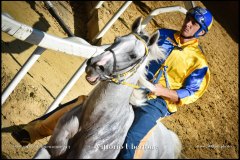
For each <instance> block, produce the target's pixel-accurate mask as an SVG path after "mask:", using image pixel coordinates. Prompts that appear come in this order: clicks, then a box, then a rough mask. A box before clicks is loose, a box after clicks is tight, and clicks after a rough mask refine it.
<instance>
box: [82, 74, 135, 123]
mask: <svg viewBox="0 0 240 160" xmlns="http://www.w3.org/2000/svg"><path fill="white" fill-rule="evenodd" d="M138 79H139V74H138V73H135V74H134V75H132V76H131V77H129V78H128V79H127V80H126V82H127V83H132V84H136V83H137V81H138ZM132 91H133V88H131V87H129V86H125V85H122V84H115V83H113V82H108V81H103V82H100V83H99V84H98V85H97V86H96V87H95V88H94V90H93V91H92V92H91V93H90V95H89V97H88V99H87V100H86V101H85V103H84V108H85V109H84V113H83V117H82V123H87V122H90V121H94V122H95V120H97V119H98V118H99V117H101V119H104V118H103V117H108V116H112V115H115V114H118V113H119V114H123V113H126V114H129V110H131V107H130V104H129V98H130V95H131V93H132ZM90 123H91V122H90Z"/></svg>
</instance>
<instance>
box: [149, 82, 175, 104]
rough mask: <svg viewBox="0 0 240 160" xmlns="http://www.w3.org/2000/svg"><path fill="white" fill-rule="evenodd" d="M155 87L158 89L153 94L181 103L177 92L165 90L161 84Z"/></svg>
mask: <svg viewBox="0 0 240 160" xmlns="http://www.w3.org/2000/svg"><path fill="white" fill-rule="evenodd" d="M155 87H156V88H155V90H154V91H152V92H153V93H154V94H155V95H156V96H160V97H165V98H168V99H169V100H170V101H172V102H174V103H178V102H179V97H178V94H177V92H176V91H175V90H171V89H168V88H165V87H163V86H162V85H161V84H156V85H155Z"/></svg>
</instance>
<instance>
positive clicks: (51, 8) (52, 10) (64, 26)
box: [44, 1, 74, 37]
mask: <svg viewBox="0 0 240 160" xmlns="http://www.w3.org/2000/svg"><path fill="white" fill-rule="evenodd" d="M44 3H45V4H46V6H47V8H48V10H49V12H50V13H51V14H52V15H53V17H54V18H56V20H57V21H58V23H59V24H60V26H61V27H62V28H63V30H64V31H65V32H66V33H67V34H68V36H69V37H73V36H74V34H73V33H72V32H71V30H70V29H69V28H68V27H67V25H66V24H65V23H64V22H63V20H62V19H61V18H60V17H59V15H58V14H57V12H56V10H55V9H54V7H53V4H52V3H51V2H50V1H44Z"/></svg>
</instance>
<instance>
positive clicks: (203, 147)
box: [1, 1, 239, 159]
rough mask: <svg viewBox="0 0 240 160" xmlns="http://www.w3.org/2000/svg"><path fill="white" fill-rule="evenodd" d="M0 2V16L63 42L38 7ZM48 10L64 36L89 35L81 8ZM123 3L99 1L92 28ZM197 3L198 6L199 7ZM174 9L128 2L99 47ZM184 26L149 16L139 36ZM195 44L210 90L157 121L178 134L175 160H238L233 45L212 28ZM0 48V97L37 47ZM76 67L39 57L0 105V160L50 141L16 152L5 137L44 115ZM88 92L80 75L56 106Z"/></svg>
mask: <svg viewBox="0 0 240 160" xmlns="http://www.w3.org/2000/svg"><path fill="white" fill-rule="evenodd" d="M1 3H2V12H7V13H9V14H10V15H11V16H12V17H14V19H16V20H17V21H20V22H22V23H24V24H27V25H29V26H33V28H36V29H39V30H42V31H45V32H47V33H49V34H53V35H55V36H59V37H67V35H66V33H64V31H63V29H62V28H61V27H60V25H59V24H58V23H57V21H56V20H55V19H54V18H53V17H52V16H51V15H50V13H49V12H48V10H47V8H46V7H45V6H44V4H43V2H42V1H35V2H34V1H32V2H20V1H17V2H7V1H5V2H1ZM53 3H54V4H55V5H56V6H57V8H58V11H59V14H60V16H61V17H63V20H64V22H65V23H66V24H67V25H68V26H69V28H70V29H71V31H72V32H73V33H75V35H76V36H79V37H83V38H85V39H87V40H88V39H89V37H88V35H89V34H90V32H91V29H90V28H88V27H87V16H86V12H85V10H84V9H86V8H85V7H84V6H85V5H86V2H85V3H84V2H83V3H80V4H79V3H78V4H76V3H74V2H71V3H68V2H65V1H61V2H53ZM122 4H123V2H104V4H103V7H102V8H100V9H99V10H98V15H97V16H98V19H99V21H98V25H99V29H101V28H102V27H103V26H104V24H106V23H107V21H108V20H109V19H110V18H111V17H112V15H113V14H114V13H115V12H116V11H117V10H118V8H119V7H120V6H121V5H122ZM197 4H198V5H200V6H203V4H202V3H200V2H197ZM173 5H180V6H183V7H184V3H183V2H181V1H161V2H151V1H146V2H145V1H141V2H133V3H132V4H131V5H130V6H129V8H128V9H127V10H126V11H125V12H124V13H123V14H122V15H121V17H120V18H119V19H118V20H117V21H116V22H115V23H114V24H113V26H112V27H111V29H110V30H109V31H108V32H107V33H106V34H105V35H104V37H103V38H102V41H101V44H105V43H111V42H113V39H114V37H115V36H122V35H124V34H127V33H129V32H130V28H131V24H132V22H133V21H134V20H135V19H136V18H137V17H139V16H142V17H146V16H147V14H148V13H149V12H150V11H151V10H153V9H155V8H159V7H166V6H173ZM71 6H72V7H71ZM61 9H62V10H61ZM78 9H79V10H78ZM76 11H78V12H76ZM77 13H78V14H77ZM183 19H184V15H183V14H182V13H179V12H171V13H163V14H161V15H158V16H156V17H154V19H153V20H152V21H151V22H150V23H149V24H148V25H147V27H146V30H147V31H149V32H150V33H152V32H154V31H155V30H156V29H157V28H162V27H165V28H171V29H176V30H179V29H180V28H181V24H182V21H183ZM80 20H81V21H80ZM92 27H93V26H92ZM200 44H201V46H202V48H203V50H204V52H205V56H206V58H207V60H208V62H209V68H210V71H211V82H210V85H209V88H208V90H207V92H206V93H205V94H204V95H203V96H202V97H201V98H200V99H199V100H198V101H197V102H196V103H194V104H190V105H185V106H183V107H180V108H179V110H178V112H177V113H176V114H174V115H172V116H171V117H168V118H165V119H164V121H163V122H164V124H165V125H166V126H167V127H168V128H169V129H172V130H173V131H175V132H176V133H177V134H178V135H179V137H180V139H181V141H182V144H183V152H182V153H183V154H182V158H204V159H205V158H206V159H207V158H221V159H225V158H226V159H229V158H238V150H239V146H238V127H237V126H238V106H239V105H238V65H239V64H238V43H236V42H235V41H234V40H233V39H232V38H231V36H229V35H228V33H227V31H226V30H225V29H224V28H223V27H222V26H221V24H220V23H218V21H215V22H214V23H213V26H212V29H211V30H210V32H209V33H208V34H207V35H206V36H205V37H202V38H200ZM1 47H2V48H1V49H2V54H1V55H2V56H1V58H2V65H1V82H2V91H3V90H4V88H5V87H6V86H7V85H8V84H9V82H10V80H11V79H12V78H13V77H14V75H15V74H16V73H17V72H18V70H19V69H20V68H21V66H22V65H23V64H24V63H25V61H26V60H27V59H28V57H29V56H30V55H31V54H32V52H33V51H34V50H35V49H36V47H37V46H34V45H31V44H28V43H25V42H22V41H19V40H17V39H15V38H13V37H11V36H9V35H8V34H6V33H3V32H2V41H1ZM83 61H84V59H83V58H81V57H75V56H71V55H67V54H62V53H60V52H56V51H52V50H46V51H45V52H44V53H43V54H42V55H41V57H40V58H39V59H38V60H37V62H36V63H35V64H34V65H33V67H32V68H31V69H30V70H29V72H28V74H27V75H26V76H25V77H24V78H23V80H22V81H21V82H20V83H19V84H18V86H17V87H16V89H15V90H14V92H13V93H12V94H11V95H10V96H9V98H8V99H7V101H6V102H5V103H4V104H3V105H2V110H1V111H2V115H1V120H2V123H1V124H2V157H3V156H5V157H8V158H31V157H32V156H33V155H34V153H35V152H36V150H37V149H38V148H39V147H40V146H42V145H43V144H45V143H46V142H47V140H48V139H49V137H47V138H44V139H42V140H39V141H37V142H35V143H34V144H31V145H28V146H27V147H21V146H20V145H19V144H18V143H17V142H16V141H15V140H14V139H13V138H12V137H11V135H10V132H11V131H12V130H13V129H14V128H15V125H20V124H25V123H28V122H29V121H31V120H33V119H35V118H37V117H39V116H41V115H42V114H44V112H45V111H46V109H47V108H48V106H49V105H50V104H51V103H52V102H53V100H54V98H56V96H57V95H58V93H59V92H60V91H61V89H62V88H63V87H64V86H65V84H66V83H67V82H68V80H69V79H70V77H71V76H72V75H73V74H74V72H75V71H76V70H77V68H78V67H79V66H80V65H81V63H82V62H83ZM93 87H94V86H91V85H89V84H88V83H87V82H86V81H85V79H84V75H83V76H82V77H81V78H80V79H79V80H78V81H77V83H76V84H75V85H74V86H73V88H72V89H71V91H70V92H69V93H68V94H67V96H66V97H65V98H64V99H63V101H62V103H65V102H67V101H69V100H71V99H73V98H75V97H77V96H78V95H82V94H85V95H86V94H88V93H89V91H91V89H92V88H93Z"/></svg>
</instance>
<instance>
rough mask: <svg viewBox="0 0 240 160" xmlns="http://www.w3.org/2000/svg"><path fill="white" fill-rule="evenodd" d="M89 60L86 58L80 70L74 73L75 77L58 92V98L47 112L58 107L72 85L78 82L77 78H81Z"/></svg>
mask: <svg viewBox="0 0 240 160" xmlns="http://www.w3.org/2000/svg"><path fill="white" fill-rule="evenodd" d="M86 62H87V60H85V61H84V62H83V63H82V65H81V66H80V67H79V68H78V70H77V71H76V72H75V73H74V75H73V77H72V78H71V79H70V81H68V83H67V84H66V86H65V87H64V88H63V89H62V90H61V92H60V93H59V94H58V96H57V98H56V99H55V100H54V101H53V103H52V104H51V105H50V106H49V107H48V109H47V111H46V112H45V114H47V113H49V112H51V111H53V110H54V109H56V108H57V107H58V105H59V104H60V102H61V101H62V99H63V98H64V97H65V96H66V94H67V93H68V92H69V91H70V89H71V88H72V86H73V85H74V84H75V83H76V82H77V80H78V79H79V78H80V76H81V75H82V74H83V73H84V71H85V68H86V66H87V64H86Z"/></svg>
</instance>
